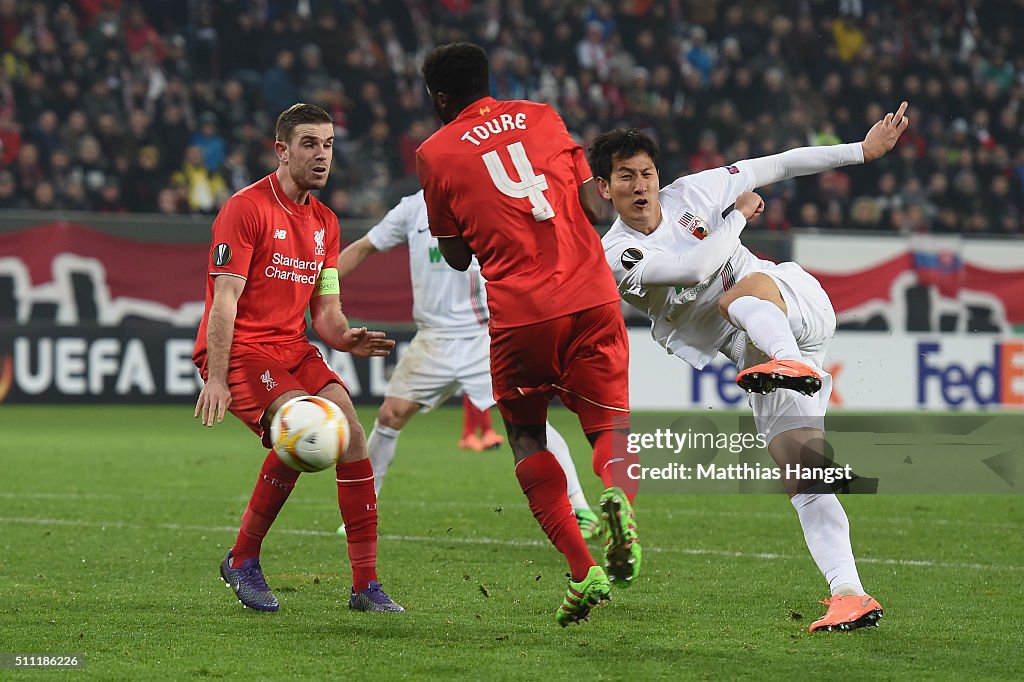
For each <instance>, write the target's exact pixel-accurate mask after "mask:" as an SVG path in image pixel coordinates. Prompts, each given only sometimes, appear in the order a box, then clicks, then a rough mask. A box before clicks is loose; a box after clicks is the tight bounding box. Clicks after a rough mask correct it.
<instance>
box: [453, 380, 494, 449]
mask: <svg viewBox="0 0 1024 682" xmlns="http://www.w3.org/2000/svg"><path fill="white" fill-rule="evenodd" d="M477 431H479V432H480V435H477ZM504 442H505V438H504V437H502V435H501V434H500V433H498V432H497V431H495V430H494V423H493V422H492V421H491V411H490V410H481V409H480V408H478V407H477V406H476V405H474V404H473V401H472V400H470V399H469V396H468V395H466V394H463V396H462V437H461V438H459V449H460V450H475V451H476V452H483V451H484V450H497V449H498V448H500V447H501V444H502V443H504Z"/></svg>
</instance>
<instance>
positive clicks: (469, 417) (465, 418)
mask: <svg viewBox="0 0 1024 682" xmlns="http://www.w3.org/2000/svg"><path fill="white" fill-rule="evenodd" d="M479 411H480V410H478V409H476V405H474V404H473V401H472V400H470V399H469V396H468V395H464V396H462V437H463V438H465V437H466V436H472V435H473V434H474V433H476V423H477V416H476V415H477V413H478V412H479Z"/></svg>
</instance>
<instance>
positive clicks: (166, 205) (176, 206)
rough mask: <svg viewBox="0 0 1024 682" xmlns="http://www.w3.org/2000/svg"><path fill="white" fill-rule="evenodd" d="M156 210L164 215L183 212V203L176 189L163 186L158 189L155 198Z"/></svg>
mask: <svg viewBox="0 0 1024 682" xmlns="http://www.w3.org/2000/svg"><path fill="white" fill-rule="evenodd" d="M156 205H157V211H158V212H159V213H163V214H164V215H175V214H178V213H184V212H185V208H186V207H185V205H183V204H182V202H181V195H180V194H179V193H178V191H177V190H176V189H172V188H170V187H165V188H164V189H162V190H160V194H159V195H157V199H156Z"/></svg>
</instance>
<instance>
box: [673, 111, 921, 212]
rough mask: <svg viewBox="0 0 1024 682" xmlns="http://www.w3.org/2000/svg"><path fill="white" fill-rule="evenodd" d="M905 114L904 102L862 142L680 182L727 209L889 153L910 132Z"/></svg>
mask: <svg viewBox="0 0 1024 682" xmlns="http://www.w3.org/2000/svg"><path fill="white" fill-rule="evenodd" d="M906 110H907V103H906V102H903V103H902V104H900V108H899V109H898V110H897V111H896V113H895V114H894V113H889V114H886V115H885V117H884V118H883V119H882V120H881V121H879V122H878V123H876V124H875V125H874V126H872V128H871V130H869V131H868V134H867V136H865V138H864V141H863V142H854V143H852V144H835V145H823V146H818V147H798V148H796V149H790V150H789V151H785V152H782V153H781V154H772V155H771V156H762V157H759V158H756V159H745V160H743V161H737V162H736V163H734V164H732V165H731V166H727V167H726V168H713V169H711V170H706V171H702V172H700V173H694V174H693V175H688V176H685V177H683V178H680V179H679V180H678V182H683V183H685V184H687V185H698V186H701V187H702V188H703V189H704V190H705V191H706V192H707V193H708V194H709V195H710V197H711V199H712V200H713V203H716V204H717V205H720V206H723V207H724V206H727V205H728V204H729V203H731V202H732V199H733V197H736V196H738V195H739V194H740V193H741V192H744V191H750V190H753V189H756V188H758V187H764V186H765V185H770V184H772V183H774V182H779V181H780V180H788V179H789V178H796V177H800V176H802V175H814V174H816V173H821V172H824V171H827V170H831V169H833V168H840V167H842V166H851V165H855V164H861V163H867V162H869V161H874V160H875V159H877V158H879V157H881V156H883V155H885V154H886V153H888V152H889V151H890V150H891V149H892V148H893V147H894V146H895V145H896V141H897V140H898V139H899V138H900V135H902V134H903V131H904V130H906V129H907V126H908V125H909V124H910V119H909V118H908V117H907V116H906V115H905V113H906Z"/></svg>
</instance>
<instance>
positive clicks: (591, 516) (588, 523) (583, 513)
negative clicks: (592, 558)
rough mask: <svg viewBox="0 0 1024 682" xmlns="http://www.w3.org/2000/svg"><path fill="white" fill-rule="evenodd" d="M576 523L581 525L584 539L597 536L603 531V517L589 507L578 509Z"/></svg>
mask: <svg viewBox="0 0 1024 682" xmlns="http://www.w3.org/2000/svg"><path fill="white" fill-rule="evenodd" d="M574 513H575V514H576V523H578V524H579V525H580V533H581V534H582V535H583V539H584V540H590V539H592V538H596V537H597V535H598V533H600V532H601V519H599V518H597V514H595V513H594V512H592V511H590V510H589V509H576V510H575V511H574Z"/></svg>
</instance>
